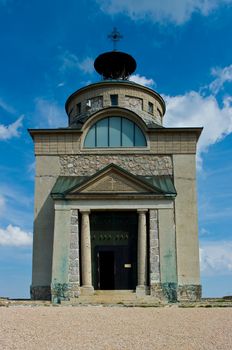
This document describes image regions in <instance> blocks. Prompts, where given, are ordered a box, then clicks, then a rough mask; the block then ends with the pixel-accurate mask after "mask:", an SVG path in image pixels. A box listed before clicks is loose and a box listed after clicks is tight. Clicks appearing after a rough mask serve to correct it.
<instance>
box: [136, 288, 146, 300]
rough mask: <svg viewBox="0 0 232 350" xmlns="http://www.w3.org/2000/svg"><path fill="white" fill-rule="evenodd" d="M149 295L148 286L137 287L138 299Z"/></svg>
mask: <svg viewBox="0 0 232 350" xmlns="http://www.w3.org/2000/svg"><path fill="white" fill-rule="evenodd" d="M147 294H148V288H147V286H137V287H136V296H137V297H144V296H145V295H147Z"/></svg>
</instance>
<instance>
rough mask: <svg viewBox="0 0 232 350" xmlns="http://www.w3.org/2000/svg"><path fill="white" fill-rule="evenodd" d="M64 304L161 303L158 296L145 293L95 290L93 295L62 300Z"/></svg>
mask: <svg viewBox="0 0 232 350" xmlns="http://www.w3.org/2000/svg"><path fill="white" fill-rule="evenodd" d="M61 304H63V305H70V304H72V305H98V304H99V305H100V304H102V305H118V304H122V305H138V306H139V305H149V304H157V305H160V300H159V299H158V298H154V297H151V296H150V295H145V296H142V297H138V296H137V295H136V293H135V292H134V291H121V290H120V291H115V290H113V291H95V292H94V294H93V295H81V296H79V297H78V298H71V299H70V300H69V301H62V302H61Z"/></svg>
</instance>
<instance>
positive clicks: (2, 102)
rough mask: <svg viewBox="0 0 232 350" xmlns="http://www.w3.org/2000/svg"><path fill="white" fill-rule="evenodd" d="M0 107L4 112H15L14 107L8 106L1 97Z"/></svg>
mask: <svg viewBox="0 0 232 350" xmlns="http://www.w3.org/2000/svg"><path fill="white" fill-rule="evenodd" d="M0 108H2V109H4V110H5V111H6V112H8V113H10V114H14V113H15V109H14V108H13V107H12V106H10V105H9V104H8V103H6V101H4V100H3V99H2V98H0Z"/></svg>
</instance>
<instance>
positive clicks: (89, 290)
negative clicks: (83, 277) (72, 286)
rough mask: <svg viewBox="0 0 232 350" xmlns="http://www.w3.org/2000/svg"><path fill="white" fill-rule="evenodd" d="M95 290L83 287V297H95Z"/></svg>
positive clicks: (90, 287)
mask: <svg viewBox="0 0 232 350" xmlns="http://www.w3.org/2000/svg"><path fill="white" fill-rule="evenodd" d="M93 294H94V288H93V286H82V287H81V295H93Z"/></svg>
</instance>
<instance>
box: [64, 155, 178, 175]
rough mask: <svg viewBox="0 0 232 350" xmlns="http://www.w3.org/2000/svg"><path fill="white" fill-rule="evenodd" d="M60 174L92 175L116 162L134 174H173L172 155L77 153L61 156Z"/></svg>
mask: <svg viewBox="0 0 232 350" xmlns="http://www.w3.org/2000/svg"><path fill="white" fill-rule="evenodd" d="M59 159H60V175H65V176H72V175H73V176H86V175H87V176H90V175H93V174H94V173H95V172H96V171H98V170H100V169H102V168H104V167H105V166H107V165H108V164H111V163H113V164H116V165H118V166H120V167H122V168H123V169H125V170H127V171H129V172H131V173H132V174H134V175H142V176H146V175H147V176H151V175H172V174H173V167H172V159H171V157H170V156H154V155H112V154H111V155H76V156H69V155H66V156H60V158H59Z"/></svg>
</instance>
